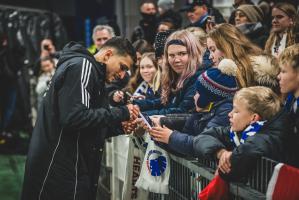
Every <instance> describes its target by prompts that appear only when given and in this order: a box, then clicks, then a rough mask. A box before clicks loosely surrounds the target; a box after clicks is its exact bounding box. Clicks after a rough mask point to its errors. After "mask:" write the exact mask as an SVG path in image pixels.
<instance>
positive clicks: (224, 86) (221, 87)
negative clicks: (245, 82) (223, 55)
mask: <svg viewBox="0 0 299 200" xmlns="http://www.w3.org/2000/svg"><path fill="white" fill-rule="evenodd" d="M236 74H237V65H236V63H235V62H234V61H233V60H231V59H223V60H222V61H221V62H220V63H219V65H218V67H212V68H209V69H208V70H206V71H205V72H204V73H202V74H201V75H200V76H199V77H198V79H197V81H196V82H195V89H196V91H197V92H198V93H199V94H200V96H199V98H198V101H197V106H198V107H200V108H205V107H206V106H207V105H208V104H209V103H211V102H216V101H221V100H223V99H227V98H231V97H233V96H234V94H235V92H236V91H237V90H238V87H237V80H236Z"/></svg>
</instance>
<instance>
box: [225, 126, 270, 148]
mask: <svg viewBox="0 0 299 200" xmlns="http://www.w3.org/2000/svg"><path fill="white" fill-rule="evenodd" d="M265 122H266V121H256V122H254V123H252V124H250V125H249V126H248V127H247V128H246V129H245V130H244V131H243V132H242V134H241V139H239V137H238V135H237V133H236V132H234V131H232V130H230V132H229V138H230V141H231V142H232V143H233V144H234V145H235V147H237V146H239V145H240V144H244V143H245V141H246V139H247V138H248V137H250V136H254V135H255V134H256V133H257V132H259V131H260V130H261V128H262V127H263V125H264V123H265Z"/></svg>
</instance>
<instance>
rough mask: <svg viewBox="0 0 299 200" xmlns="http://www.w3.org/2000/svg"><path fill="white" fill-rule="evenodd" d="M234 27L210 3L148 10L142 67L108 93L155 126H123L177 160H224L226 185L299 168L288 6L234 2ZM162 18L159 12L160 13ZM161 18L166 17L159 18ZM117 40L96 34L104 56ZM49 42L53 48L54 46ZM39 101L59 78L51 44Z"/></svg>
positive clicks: (293, 28)
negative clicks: (261, 169)
mask: <svg viewBox="0 0 299 200" xmlns="http://www.w3.org/2000/svg"><path fill="white" fill-rule="evenodd" d="M234 6H235V10H234V11H233V13H232V15H231V16H230V18H229V20H228V22H226V21H225V19H224V18H223V17H222V15H221V13H220V12H219V11H218V10H217V9H215V8H212V7H211V6H210V5H209V4H208V3H207V2H206V1H204V0H193V1H188V3H186V5H185V6H184V7H182V9H181V10H180V11H181V12H185V13H186V16H187V18H188V20H189V22H190V24H189V25H188V26H187V27H182V18H181V16H180V14H179V12H177V11H175V10H174V0H159V1H158V2H157V5H156V4H155V2H153V1H149V0H147V1H143V3H142V4H141V6H140V12H141V15H142V20H141V21H140V22H139V25H138V26H137V27H136V28H135V29H134V31H133V34H132V37H131V41H132V43H133V46H134V48H135V50H136V56H137V62H136V63H135V65H134V67H133V68H131V70H130V71H127V72H126V73H125V75H124V77H116V79H115V80H113V81H112V82H110V83H109V84H107V85H106V89H107V91H108V94H109V101H110V105H111V106H119V105H125V104H127V103H128V102H130V103H133V104H135V105H138V107H139V109H140V112H142V113H143V114H144V115H148V116H150V119H151V120H152V122H153V125H154V127H153V128H151V129H149V128H148V127H146V125H145V123H144V122H143V121H142V120H141V119H137V120H135V121H130V122H129V123H126V124H124V127H125V131H126V132H127V133H130V132H132V131H133V132H135V133H144V130H148V132H149V134H150V135H151V136H152V138H153V139H154V140H155V141H156V142H157V144H159V145H160V146H162V147H163V148H165V149H167V150H168V151H170V152H172V153H174V154H177V155H179V156H191V157H200V158H208V159H218V160H219V165H218V172H219V174H220V175H221V177H223V178H224V179H226V180H230V181H235V180H240V179H242V178H244V177H245V176H246V175H248V173H249V172H250V170H252V169H253V168H254V166H255V163H256V161H257V160H258V158H260V157H262V156H265V157H268V158H271V159H274V160H276V161H280V162H285V163H287V164H290V165H292V166H295V167H299V159H298V156H297V152H298V145H299V135H298V134H299V133H298V130H299V127H298V126H299V122H298V119H299V118H298V111H297V108H298V102H299V100H298V97H299V71H298V68H299V44H297V43H298V41H299V31H298V30H299V29H298V26H299V24H298V20H299V19H298V13H297V10H296V7H295V6H294V5H292V4H290V3H286V2H279V3H275V2H272V1H260V2H259V5H254V4H253V3H252V2H251V1H235V5H234ZM157 8H158V9H157ZM157 13H159V17H157ZM112 37H114V32H113V29H112V28H111V27H109V26H106V25H105V26H96V27H95V29H94V32H93V40H94V44H95V47H94V48H93V49H91V50H90V52H91V53H95V52H97V51H98V50H99V49H100V48H101V45H103V43H105V42H106V41H107V40H108V39H110V38H112ZM48 42H49V41H48ZM41 49H42V50H43V52H42V55H41V59H40V64H41V68H40V76H39V78H38V83H37V86H36V92H37V93H38V95H39V96H42V95H43V93H44V91H45V90H46V89H45V88H46V86H47V85H48V83H49V81H50V79H51V77H52V76H53V74H54V72H55V67H54V66H55V60H53V58H52V55H53V54H54V51H55V48H52V44H51V43H47V41H46V43H45V42H43V43H42V48H41Z"/></svg>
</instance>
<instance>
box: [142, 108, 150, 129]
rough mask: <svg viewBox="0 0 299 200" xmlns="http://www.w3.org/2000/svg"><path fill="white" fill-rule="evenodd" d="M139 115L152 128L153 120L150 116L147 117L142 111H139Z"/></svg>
mask: <svg viewBox="0 0 299 200" xmlns="http://www.w3.org/2000/svg"><path fill="white" fill-rule="evenodd" d="M139 116H140V117H141V118H142V119H143V121H144V123H145V124H146V125H147V126H148V127H149V128H150V129H151V128H152V125H151V121H149V120H150V118H149V117H147V118H148V119H147V118H146V117H145V116H144V115H143V114H142V113H141V112H140V113H139Z"/></svg>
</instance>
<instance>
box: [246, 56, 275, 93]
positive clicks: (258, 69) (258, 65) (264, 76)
mask: <svg viewBox="0 0 299 200" xmlns="http://www.w3.org/2000/svg"><path fill="white" fill-rule="evenodd" d="M250 61H251V64H252V67H253V72H254V80H255V82H256V84H257V85H260V86H266V87H270V88H275V87H278V80H277V75H278V74H279V65H278V61H277V60H276V58H275V57H272V56H270V55H260V56H251V57H250Z"/></svg>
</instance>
